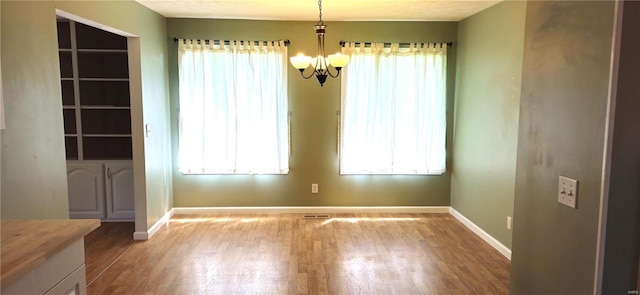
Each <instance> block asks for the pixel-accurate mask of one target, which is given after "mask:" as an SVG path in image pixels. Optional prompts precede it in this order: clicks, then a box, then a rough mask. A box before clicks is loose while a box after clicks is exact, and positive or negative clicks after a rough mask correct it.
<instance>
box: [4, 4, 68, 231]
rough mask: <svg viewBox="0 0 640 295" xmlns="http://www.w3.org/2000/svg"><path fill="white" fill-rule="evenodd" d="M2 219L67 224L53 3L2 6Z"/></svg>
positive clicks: (62, 135)
mask: <svg viewBox="0 0 640 295" xmlns="http://www.w3.org/2000/svg"><path fill="white" fill-rule="evenodd" d="M0 5H2V11H1V13H2V20H1V26H2V28H1V30H2V34H1V38H2V88H3V89H2V90H3V94H4V107H5V115H6V118H5V119H6V121H5V123H6V129H5V130H2V131H0V134H1V136H2V147H1V150H0V153H1V160H0V161H1V162H2V172H1V174H0V175H1V177H2V178H1V180H0V182H1V184H2V194H1V195H0V196H1V197H2V200H1V204H2V218H5V219H13V218H68V217H69V208H68V197H67V178H66V174H67V173H66V172H67V168H66V162H65V152H64V140H63V139H64V131H63V126H62V111H61V110H62V98H61V88H60V70H59V63H58V47H57V46H58V39H57V35H56V16H55V10H54V6H53V3H50V2H46V3H42V2H30V1H22V2H12V1H2V2H0Z"/></svg>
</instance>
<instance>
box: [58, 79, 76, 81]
mask: <svg viewBox="0 0 640 295" xmlns="http://www.w3.org/2000/svg"><path fill="white" fill-rule="evenodd" d="M60 80H62V81H73V78H60Z"/></svg>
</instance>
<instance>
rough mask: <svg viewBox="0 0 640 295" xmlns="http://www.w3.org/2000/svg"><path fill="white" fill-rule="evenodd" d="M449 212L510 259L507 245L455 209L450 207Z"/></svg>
mask: <svg viewBox="0 0 640 295" xmlns="http://www.w3.org/2000/svg"><path fill="white" fill-rule="evenodd" d="M449 213H450V214H451V216H453V217H454V218H455V219H457V220H458V221H460V222H462V224H464V225H465V226H466V227H468V228H469V229H470V230H471V231H473V232H474V233H475V234H476V235H478V236H479V237H480V238H481V239H483V240H484V241H485V242H487V243H488V244H489V245H490V246H491V247H493V248H494V249H496V250H498V252H500V254H502V255H504V257H506V258H507V259H509V260H511V249H509V248H507V246H505V245H503V244H502V243H500V242H499V241H498V240H496V239H495V238H494V237H492V236H491V235H490V234H488V233H487V232H486V231H484V230H483V229H482V228H480V227H479V226H477V225H476V224H475V223H473V222H472V221H471V220H469V219H467V218H466V217H464V215H462V214H460V212H458V211H456V209H453V208H450V210H449Z"/></svg>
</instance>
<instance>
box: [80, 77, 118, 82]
mask: <svg viewBox="0 0 640 295" xmlns="http://www.w3.org/2000/svg"><path fill="white" fill-rule="evenodd" d="M78 80H80V81H96V82H118V81H120V82H128V81H129V78H78Z"/></svg>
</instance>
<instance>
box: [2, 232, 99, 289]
mask: <svg viewBox="0 0 640 295" xmlns="http://www.w3.org/2000/svg"><path fill="white" fill-rule="evenodd" d="M99 226H100V220H99V219H75V220H69V219H41V220H35V219H28V220H2V221H0V245H1V250H0V256H1V257H0V260H1V264H2V269H1V272H0V282H1V284H0V286H1V287H2V288H4V287H6V286H9V285H10V284H11V283H13V282H15V281H17V280H18V279H20V278H21V277H22V276H24V275H25V274H27V273H29V272H30V271H32V270H33V269H35V268H36V267H38V266H39V265H41V264H42V263H44V262H45V261H47V259H49V258H51V257H52V256H53V255H56V254H57V253H58V252H60V251H61V250H63V249H64V248H66V247H67V246H69V245H71V243H73V242H75V241H77V240H78V239H81V238H84V236H86V235H87V234H88V233H90V232H91V231H93V230H94V229H96V228H98V227H99Z"/></svg>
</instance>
